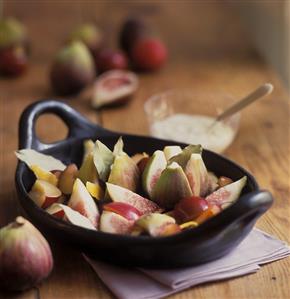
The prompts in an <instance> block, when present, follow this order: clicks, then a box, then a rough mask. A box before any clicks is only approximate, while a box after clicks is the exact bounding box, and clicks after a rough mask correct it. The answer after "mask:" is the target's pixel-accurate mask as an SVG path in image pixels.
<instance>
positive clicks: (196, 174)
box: [184, 154, 210, 197]
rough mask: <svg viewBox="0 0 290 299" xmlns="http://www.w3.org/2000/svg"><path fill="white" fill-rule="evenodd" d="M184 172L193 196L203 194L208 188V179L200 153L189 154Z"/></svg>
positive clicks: (206, 192)
mask: <svg viewBox="0 0 290 299" xmlns="http://www.w3.org/2000/svg"><path fill="white" fill-rule="evenodd" d="M184 172H185V174H186V177H187V179H188V182H189V185H190V188H191V191H192V194H193V195H194V196H201V197H203V196H205V195H207V194H208V191H209V189H210V181H209V177H208V173H207V169H206V166H205V165H204V162H203V160H202V157H201V154H191V156H190V159H189V160H188V162H187V164H186V166H185V169H184Z"/></svg>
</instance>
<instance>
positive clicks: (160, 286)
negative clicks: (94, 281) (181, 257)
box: [85, 229, 290, 299]
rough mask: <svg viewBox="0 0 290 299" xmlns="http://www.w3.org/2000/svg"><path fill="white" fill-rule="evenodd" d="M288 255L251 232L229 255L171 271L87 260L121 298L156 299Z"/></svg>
mask: <svg viewBox="0 0 290 299" xmlns="http://www.w3.org/2000/svg"><path fill="white" fill-rule="evenodd" d="M289 255H290V248H289V246H287V245H286V243H285V242H283V241H281V240H278V239H276V238H274V237H272V236H270V235H268V234H267V233H265V232H263V231H261V230H258V229H253V230H252V231H251V233H250V234H249V235H248V236H247V237H246V238H245V239H244V240H243V242H242V243H241V244H240V245H239V246H238V247H237V248H235V249H234V250H233V251H232V252H230V253H229V254H228V255H226V256H224V257H222V258H220V259H218V260H215V261H213V262H209V263H206V264H202V265H198V266H193V267H188V268H183V269H172V270H152V269H150V270H149V269H132V268H131V269H127V268H123V267H117V266H112V265H108V264H105V263H102V262H99V261H96V260H92V259H89V258H88V257H87V256H85V258H86V260H87V261H88V262H89V264H90V265H91V266H92V268H93V269H94V271H95V272H96V273H97V274H98V276H99V277H100V278H101V279H102V280H103V282H104V283H105V284H106V285H107V286H108V287H109V288H110V289H111V291H112V292H113V293H114V294H115V295H116V296H117V297H118V298H120V299H155V298H162V297H165V296H168V295H170V294H173V293H177V292H179V291H181V290H184V289H186V288H189V287H192V286H195V285H198V284H201V283H205V282H210V281H218V280H222V279H228V278H232V277H237V276H242V275H246V274H250V273H254V272H256V271H258V270H259V269H260V267H259V265H262V264H265V263H269V262H272V261H275V260H278V259H281V258H284V257H287V256H289Z"/></svg>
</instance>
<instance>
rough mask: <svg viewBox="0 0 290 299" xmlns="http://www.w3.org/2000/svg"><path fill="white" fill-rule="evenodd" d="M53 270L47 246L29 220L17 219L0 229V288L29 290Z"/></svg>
mask: <svg viewBox="0 0 290 299" xmlns="http://www.w3.org/2000/svg"><path fill="white" fill-rule="evenodd" d="M52 268H53V257H52V253H51V250H50V247H49V244H48V243H47V241H46V240H45V238H44V237H43V236H42V235H41V233H40V232H39V231H38V230H37V229H36V228H35V227H34V226H33V225H32V224H31V223H30V222H29V221H27V220H26V219H24V218H23V217H20V216H19V217H17V218H16V220H15V221H14V222H12V223H10V224H8V225H7V226H5V227H3V228H2V229H1V230H0V288H2V289H6V290H14V291H22V290H26V289H29V288H31V287H33V286H34V285H36V284H37V283H39V282H40V281H42V280H43V279H44V278H46V277H47V276H48V275H49V274H50V272H51V270H52Z"/></svg>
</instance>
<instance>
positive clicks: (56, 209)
mask: <svg viewBox="0 0 290 299" xmlns="http://www.w3.org/2000/svg"><path fill="white" fill-rule="evenodd" d="M46 212H47V213H48V214H50V215H52V216H54V217H56V218H59V219H63V217H64V210H63V208H62V206H61V205H60V204H59V203H54V204H52V205H51V206H50V207H48V208H47V209H46Z"/></svg>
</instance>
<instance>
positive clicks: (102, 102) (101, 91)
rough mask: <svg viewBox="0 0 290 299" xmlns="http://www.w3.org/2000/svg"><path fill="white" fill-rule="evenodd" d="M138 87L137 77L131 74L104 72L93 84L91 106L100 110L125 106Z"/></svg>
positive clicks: (116, 71)
mask: <svg viewBox="0 0 290 299" xmlns="http://www.w3.org/2000/svg"><path fill="white" fill-rule="evenodd" d="M138 85H139V80H138V77H137V75H136V74H134V73H132V72H129V71H124V70H112V71H108V72H105V73H103V74H102V75H101V76H100V77H99V78H98V79H97V81H96V83H95V86H94V91H93V97H92V106H93V107H94V108H101V107H103V106H114V105H120V104H125V103H126V102H128V100H129V99H130V97H131V96H132V95H133V94H134V93H135V91H136V90H137V88H138Z"/></svg>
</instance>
